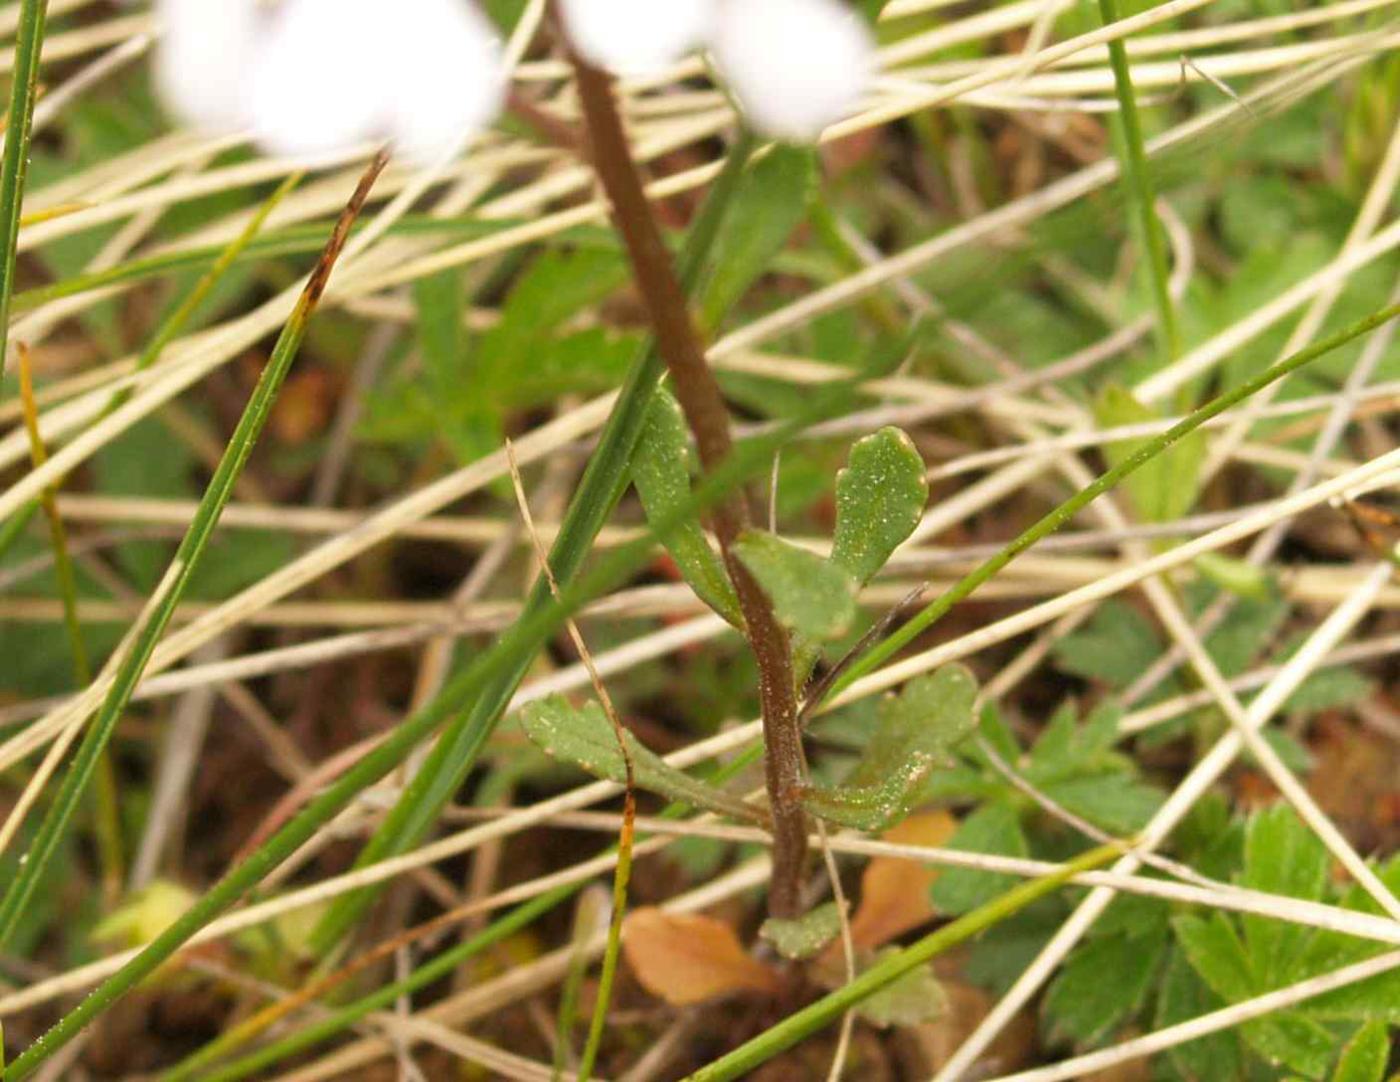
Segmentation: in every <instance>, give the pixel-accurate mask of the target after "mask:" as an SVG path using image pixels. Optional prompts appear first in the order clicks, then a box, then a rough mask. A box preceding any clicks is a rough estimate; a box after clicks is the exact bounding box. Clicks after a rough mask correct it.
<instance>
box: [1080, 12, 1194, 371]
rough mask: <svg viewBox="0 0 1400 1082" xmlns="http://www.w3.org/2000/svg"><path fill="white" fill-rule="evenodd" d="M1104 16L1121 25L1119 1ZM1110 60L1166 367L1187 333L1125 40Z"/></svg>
mask: <svg viewBox="0 0 1400 1082" xmlns="http://www.w3.org/2000/svg"><path fill="white" fill-rule="evenodd" d="M1099 12H1100V14H1101V15H1102V16H1103V21H1104V24H1105V25H1110V24H1112V23H1116V22H1117V21H1118V0H1099ZM1108 60H1109V64H1110V65H1111V66H1112V68H1113V84H1114V89H1115V91H1116V93H1117V95H1118V116H1119V119H1120V120H1121V121H1122V124H1123V147H1122V150H1123V155H1122V156H1123V163H1122V164H1123V183H1124V186H1125V187H1126V188H1127V190H1128V192H1129V194H1130V195H1131V197H1132V201H1133V203H1134V204H1135V205H1136V208H1137V213H1138V222H1139V225H1140V228H1141V230H1142V243H1143V247H1144V250H1145V253H1146V256H1147V273H1148V277H1149V278H1150V280H1151V283H1152V301H1153V304H1154V305H1155V306H1156V308H1157V345H1158V348H1159V350H1160V351H1161V353H1162V357H1161V358H1160V363H1161V364H1166V363H1167V362H1169V361H1171V360H1173V359H1174V358H1176V357H1177V356H1179V355H1180V353H1181V331H1180V329H1179V328H1178V327H1177V321H1176V306H1175V305H1174V304H1173V303H1172V296H1171V289H1170V285H1169V282H1170V278H1171V272H1170V269H1169V268H1168V266H1167V245H1166V241H1165V239H1164V237H1163V236H1162V223H1161V222H1160V221H1159V220H1158V218H1157V195H1156V192H1155V190H1154V188H1153V184H1152V172H1151V170H1150V169H1149V168H1148V165H1147V144H1146V141H1145V140H1144V138H1143V134H1142V118H1141V116H1140V115H1139V114H1138V107H1137V92H1136V91H1135V90H1134V89H1133V74H1132V68H1131V67H1130V66H1129V64H1128V50H1127V47H1126V46H1125V45H1124V44H1123V39H1122V38H1114V39H1113V40H1112V41H1110V42H1109V43H1108Z"/></svg>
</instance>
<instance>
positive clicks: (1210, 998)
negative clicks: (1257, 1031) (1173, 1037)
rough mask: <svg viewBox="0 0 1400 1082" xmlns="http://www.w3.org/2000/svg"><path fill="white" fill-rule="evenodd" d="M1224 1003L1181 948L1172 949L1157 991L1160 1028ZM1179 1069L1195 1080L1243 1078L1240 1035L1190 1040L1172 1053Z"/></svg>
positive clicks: (1217, 1081) (1223, 1081)
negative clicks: (1204, 980) (1208, 986)
mask: <svg viewBox="0 0 1400 1082" xmlns="http://www.w3.org/2000/svg"><path fill="white" fill-rule="evenodd" d="M1222 1006H1224V1002H1223V1001H1222V1000H1221V998H1220V997H1219V996H1217V995H1216V994H1215V993H1213V992H1212V991H1211V990H1210V989H1209V988H1207V987H1206V985H1205V984H1204V983H1203V982H1202V981H1201V978H1200V977H1198V976H1197V975H1196V971H1195V970H1194V969H1192V968H1191V966H1190V964H1189V963H1188V962H1187V961H1186V958H1185V957H1184V956H1183V955H1182V953H1181V952H1180V951H1179V950H1175V949H1174V950H1172V951H1171V954H1170V957H1169V958H1168V960H1167V967H1166V971H1165V973H1164V974H1163V976H1162V981H1161V984H1160V985H1159V986H1158V993H1157V1017H1156V1028H1157V1029H1166V1028H1167V1027H1168V1026H1174V1025H1176V1024H1177V1023H1178V1022H1186V1021H1189V1020H1191V1019H1192V1018H1199V1017H1200V1016H1201V1015H1203V1014H1209V1013H1210V1012H1211V1011H1214V1010H1218V1009H1219V1008H1220V1007H1222ZM1168 1054H1169V1055H1170V1056H1171V1061H1172V1064H1173V1065H1174V1066H1175V1067H1176V1069H1177V1071H1178V1072H1180V1074H1181V1075H1182V1076H1183V1077H1184V1078H1186V1079H1190V1080H1192V1082H1238V1080H1239V1079H1241V1078H1242V1071H1241V1056H1240V1038H1239V1035H1238V1034H1237V1033H1234V1032H1232V1031H1229V1030H1226V1031H1224V1032H1221V1033H1211V1034H1209V1035H1207V1036H1205V1037H1198V1038H1196V1040H1194V1041H1187V1042H1186V1043H1185V1044H1179V1045H1177V1046H1175V1047H1174V1048H1172V1049H1171V1050H1170V1052H1169V1053H1168Z"/></svg>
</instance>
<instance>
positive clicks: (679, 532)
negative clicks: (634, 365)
mask: <svg viewBox="0 0 1400 1082" xmlns="http://www.w3.org/2000/svg"><path fill="white" fill-rule="evenodd" d="M689 462H690V444H689V442H688V441H687V438H686V427H685V418H684V416H683V415H682V414H681V407H680V405H679V404H678V403H677V402H676V400H675V399H674V398H673V397H672V396H671V395H670V394H669V393H668V392H666V391H658V392H657V394H656V397H655V398H654V399H653V400H652V404H651V407H650V409H649V411H648V413H647V421H646V426H645V427H644V428H643V430H642V438H641V442H640V443H639V444H638V445H637V452H636V454H635V455H634V456H633V459H632V482H633V484H635V485H636V486H637V495H638V496H640V497H641V500H642V507H643V509H644V510H645V511H646V513H647V519H648V520H649V521H651V522H667V521H674V519H675V517H676V515H678V514H679V513H680V510H681V508H683V507H685V506H686V505H688V504H689V503H690V499H691V489H690V465H689ZM661 541H662V544H664V545H665V546H666V551H667V552H669V553H670V554H671V558H672V559H673V560H675V561H676V566H677V567H678V568H680V572H681V574H682V575H683V576H684V577H685V581H686V582H688V583H689V584H690V588H691V589H692V590H694V591H695V594H696V596H697V597H699V598H700V600H701V601H703V602H705V604H707V605H709V606H710V608H712V609H714V610H715V612H717V613H719V614H720V615H721V616H723V617H724V618H725V619H726V620H728V621H729V622H730V623H731V624H733V625H734V626H735V627H738V626H740V624H741V622H742V621H741V618H740V616H739V601H738V599H737V598H736V597H735V596H734V587H733V586H732V585H731V584H730V582H729V576H728V575H727V574H726V573H725V570H724V563H723V561H721V560H720V558H719V556H718V555H717V554H716V553H715V550H714V549H712V548H711V547H710V542H709V540H708V539H707V538H706V537H705V531H704V530H702V529H701V528H700V523H699V521H698V520H696V519H695V518H694V516H691V517H689V518H686V519H684V520H683V521H681V522H680V523H679V524H678V525H676V526H674V527H672V528H671V529H668V530H667V531H666V533H665V535H664V536H663V537H662V538H661Z"/></svg>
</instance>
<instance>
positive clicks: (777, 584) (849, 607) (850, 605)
mask: <svg viewBox="0 0 1400 1082" xmlns="http://www.w3.org/2000/svg"><path fill="white" fill-rule="evenodd" d="M734 554H735V555H736V556H738V557H739V559H740V560H741V561H742V562H743V564H744V566H745V567H746V568H748V569H749V572H750V573H751V574H752V575H753V577H754V578H755V579H757V580H758V584H759V586H761V587H762V588H763V592H764V593H765V594H767V595H768V599H769V600H770V601H772V602H773V611H774V612H775V613H776V614H777V617H778V620H779V621H780V622H781V623H782V624H783V626H784V627H786V628H788V629H789V630H790V631H795V632H798V633H799V634H801V636H802V637H803V639H805V640H807V641H813V640H815V641H817V642H821V641H823V640H829V639H839V638H840V637H841V636H842V635H844V634H846V632H847V631H849V630H850V629H851V623H852V622H853V621H854V620H855V617H856V584H855V580H854V579H852V578H851V576H850V575H848V574H847V573H846V572H845V571H844V570H842V569H841V568H840V567H838V566H836V565H835V564H833V563H831V562H830V561H828V560H823V559H822V558H821V557H820V556H818V555H816V554H815V553H813V552H809V551H807V550H806V549H804V548H799V547H798V546H796V545H793V544H789V543H788V542H786V541H784V540H783V539H782V538H780V537H775V536H774V535H773V534H771V533H766V532H764V531H761V530H750V531H749V532H748V533H746V534H744V536H743V537H741V538H739V540H738V542H737V543H736V544H735V546H734Z"/></svg>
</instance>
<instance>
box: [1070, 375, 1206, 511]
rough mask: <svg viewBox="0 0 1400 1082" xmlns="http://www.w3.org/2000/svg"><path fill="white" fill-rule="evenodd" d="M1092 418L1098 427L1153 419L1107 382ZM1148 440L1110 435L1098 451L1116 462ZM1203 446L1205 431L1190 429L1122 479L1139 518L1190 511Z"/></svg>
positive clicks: (1127, 393)
mask: <svg viewBox="0 0 1400 1082" xmlns="http://www.w3.org/2000/svg"><path fill="white" fill-rule="evenodd" d="M1094 419H1095V420H1097V421H1098V422H1099V424H1100V425H1102V426H1103V427H1104V428H1115V427H1117V426H1119V425H1131V424H1137V423H1138V422H1140V421H1156V420H1158V419H1159V418H1158V416H1157V414H1156V413H1155V412H1154V411H1153V410H1151V409H1149V408H1148V407H1147V406H1144V405H1143V404H1142V403H1141V402H1139V401H1138V400H1137V399H1136V398H1134V397H1133V394H1132V392H1131V391H1129V390H1128V389H1127V388H1126V387H1123V386H1121V385H1120V384H1116V383H1113V384H1109V385H1108V386H1107V387H1105V388H1104V390H1103V392H1102V393H1101V394H1100V395H1099V399H1098V401H1097V402H1095V403H1094ZM1150 442H1151V441H1150V439H1148V438H1143V439H1132V440H1116V441H1114V442H1112V443H1108V444H1106V445H1105V446H1104V455H1105V456H1106V457H1107V458H1108V461H1109V464H1110V465H1112V466H1119V465H1121V464H1122V463H1124V462H1126V461H1127V460H1128V459H1129V458H1131V457H1132V456H1133V454H1134V453H1136V452H1137V451H1140V450H1141V449H1142V448H1143V447H1144V446H1147V445H1148V444H1149V443H1150ZM1206 450H1207V447H1206V440H1205V435H1204V434H1203V433H1201V432H1193V433H1191V434H1190V435H1188V436H1186V437H1184V438H1182V439H1181V440H1179V441H1178V442H1177V444H1176V446H1175V447H1172V448H1170V449H1168V450H1165V451H1163V452H1162V453H1161V454H1159V455H1157V456H1156V457H1155V458H1153V459H1152V460H1151V461H1150V462H1148V463H1147V464H1145V465H1144V466H1143V467H1142V469H1140V470H1138V471H1137V472H1136V473H1134V474H1133V475H1132V476H1131V477H1129V478H1128V479H1127V481H1126V482H1125V487H1126V488H1127V490H1128V495H1129V497H1130V498H1131V499H1132V501H1133V506H1134V507H1135V508H1137V512H1138V514H1139V515H1140V516H1141V517H1142V518H1143V519H1144V520H1145V521H1147V522H1169V521H1171V520H1172V519H1175V518H1180V517H1181V516H1182V515H1184V514H1186V512H1188V511H1190V510H1191V507H1192V506H1193V505H1194V504H1195V502H1196V492H1197V489H1198V488H1199V486H1200V475H1201V466H1202V465H1203V464H1204V462H1205V456H1206Z"/></svg>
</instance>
